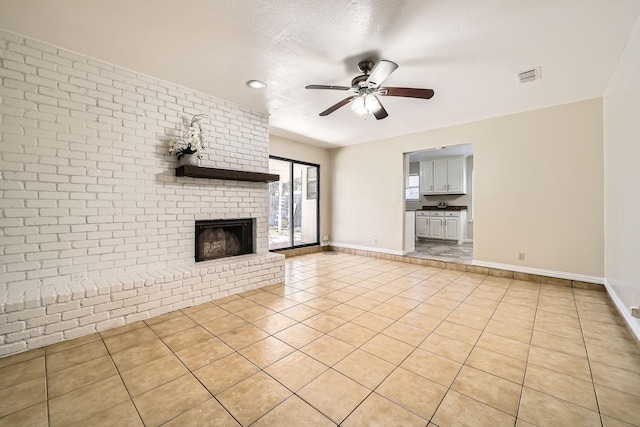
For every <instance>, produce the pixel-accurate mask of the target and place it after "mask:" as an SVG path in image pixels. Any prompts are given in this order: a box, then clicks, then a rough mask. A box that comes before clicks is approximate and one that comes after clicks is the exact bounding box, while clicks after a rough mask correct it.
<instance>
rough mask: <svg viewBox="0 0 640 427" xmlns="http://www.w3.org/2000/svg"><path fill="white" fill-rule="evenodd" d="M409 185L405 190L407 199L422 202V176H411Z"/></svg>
mask: <svg viewBox="0 0 640 427" xmlns="http://www.w3.org/2000/svg"><path fill="white" fill-rule="evenodd" d="M407 184H408V185H407V188H406V189H405V199H407V200H416V201H417V200H420V175H419V174H411V175H409V180H408V182H407Z"/></svg>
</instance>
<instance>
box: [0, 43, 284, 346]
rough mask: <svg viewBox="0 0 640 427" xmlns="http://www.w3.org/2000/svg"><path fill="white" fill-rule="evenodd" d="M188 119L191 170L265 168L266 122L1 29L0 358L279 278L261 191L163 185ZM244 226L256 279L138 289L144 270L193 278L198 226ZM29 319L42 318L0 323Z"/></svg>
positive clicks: (181, 181) (189, 182) (189, 181)
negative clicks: (194, 146) (230, 222)
mask: <svg viewBox="0 0 640 427" xmlns="http://www.w3.org/2000/svg"><path fill="white" fill-rule="evenodd" d="M194 114H207V115H208V117H206V118H204V119H203V120H202V125H203V128H204V131H205V142H206V151H205V157H204V158H203V160H202V165H203V166H211V167H217V168H225V169H236V170H245V171H256V172H267V171H268V149H269V137H268V117H267V115H266V114H263V113H260V112H255V111H251V110H249V109H246V108H242V107H239V106H237V105H234V104H232V103H230V102H226V101H223V100H220V99H216V98H213V97H211V96H208V95H205V94H202V93H198V92H195V91H193V90H190V89H187V88H183V87H180V86H177V85H174V84H171V83H168V82H164V81H160V80H157V79H154V78H152V77H148V76H145V75H141V74H138V73H135V72H132V71H129V70H125V69H122V68H119V67H117V66H114V65H110V64H107V63H103V62H100V61H96V60H94V59H91V58H87V57H84V56H82V55H77V54H75V53H72V52H68V51H65V50H63V49H58V48H56V47H54V46H50V45H47V44H44V43H40V42H37V41H34V40H31V39H28V38H23V37H21V36H17V35H15V34H12V33H9V32H5V31H2V30H0V173H1V174H2V175H1V179H0V355H1V354H8V353H12V352H15V351H20V350H23V349H26V348H29V347H31V346H36V345H46V344H49V343H52V342H57V341H59V340H61V339H64V338H70V337H75V336H80V335H82V334H83V333H90V332H91V331H95V330H99V328H107V327H112V326H118V325H120V324H124V323H126V322H128V321H130V320H131V319H141V318H145V316H147V317H148V316H150V315H153V314H154V313H155V314H161V313H164V312H166V311H167V309H171V308H172V307H178V306H181V307H185V306H188V305H189V304H190V303H191V302H190V301H195V300H196V299H198V298H199V299H198V301H204V300H210V297H215V296H216V295H218V294H220V292H219V291H216V289H219V287H224V288H225V289H226V288H227V287H229V286H230V285H231V286H232V287H233V286H235V285H237V286H240V288H242V289H244V288H247V286H253V283H254V282H256V281H257V282H256V283H261V284H260V286H264V285H266V284H268V283H277V282H278V281H281V280H282V279H283V276H282V275H283V268H281V266H279V264H278V263H279V258H278V256H276V258H273V256H272V255H269V254H268V247H267V244H268V243H267V239H268V238H267V215H268V197H267V184H264V183H246V182H236V181H221V180H205V179H194V178H183V177H181V178H177V177H175V167H176V166H177V158H176V157H175V156H171V155H169V154H168V147H167V141H168V140H169V139H170V138H171V137H172V136H177V135H182V133H183V132H184V130H185V125H186V124H187V123H188V121H189V120H190V118H191V116H192V115H194ZM246 217H251V218H255V219H256V226H257V230H256V237H257V242H256V252H257V254H258V255H260V256H262V258H264V259H267V260H269V261H268V262H267V264H266V265H264V270H260V271H258V272H257V273H254V274H255V277H253V278H252V279H251V280H249V279H248V278H246V277H244V274H240V275H238V276H233V275H234V273H233V272H232V273H231V276H232V277H225V278H224V279H221V276H219V274H220V273H222V272H223V270H222V269H221V270H220V271H214V272H207V273H206V274H207V275H209V274H211V275H212V276H211V278H210V279H211V280H209V278H207V280H206V282H207V283H210V284H209V285H203V282H205V280H204V278H202V277H201V276H195V278H194V280H191V279H189V280H188V282H187V284H186V285H185V284H184V283H182V280H183V279H182V278H181V277H180V278H175V279H174V278H172V279H170V280H169V282H171V281H173V280H175V281H180V286H185V290H183V291H180V292H176V293H172V292H171V289H169V293H168V295H167V296H164V290H163V289H162V288H161V289H160V290H159V291H154V292H153V293H145V289H146V288H147V287H149V286H150V285H149V280H148V277H149V276H148V275H149V274H151V275H152V276H153V277H156V280H158V282H157V283H165V282H164V280H166V279H167V278H168V277H169V276H172V277H174V276H175V274H178V275H179V276H182V275H185V276H186V277H187V279H188V278H189V277H192V274H191V272H192V271H196V272H197V271H200V270H201V268H200V267H198V266H196V265H195V263H194V255H195V254H194V242H193V240H194V222H195V221H196V220H205V219H223V218H246ZM271 267H275V268H276V270H277V271H278V272H277V273H275V274H274V273H272V272H270V268H271ZM167 271H171V272H172V273H171V274H169V275H167ZM204 271H207V269H204ZM152 272H155V273H152ZM135 273H139V274H141V275H142V276H140V277H143V278H140V279H138V281H137V282H136V281H135V280H132V279H131V277H134V276H133V275H134V274H135ZM278 275H280V276H279V277H278ZM258 277H260V278H261V279H258ZM106 278H110V281H108V280H106ZM83 279H85V280H83ZM236 279H238V280H237V283H236ZM218 281H219V282H221V283H218ZM116 282H117V283H116ZM192 282H193V283H192ZM214 282H215V283H216V284H215V285H212V284H211V283H214ZM248 283H252V285H245V284H248ZM125 286H129V287H128V288H127V287H125ZM129 291H130V292H129ZM127 292H129V293H127ZM134 294H135V295H134ZM132 295H133V296H132ZM185 295H188V299H187V300H185V299H184V298H183V297H184V296H185ZM100 296H103V297H108V299H107V300H95V302H91V303H88V304H85V302H86V301H87V300H86V299H85V298H100ZM203 296H205V298H204V299H203ZM154 297H155V299H154ZM81 301H82V302H81ZM117 301H122V302H123V304H122V305H121V306H118V307H116V305H109V304H113V303H115V302H117ZM155 301H158V302H159V304H156V303H155ZM75 303H77V304H75ZM65 304H69V305H65ZM185 304H187V305H185ZM63 307H64V308H63ZM140 307H143V311H140ZM31 310H45V313H44V314H42V315H41V316H36V317H34V318H25V319H18V320H15V321H13V320H12V321H10V320H9V318H8V317H6V318H5V319H4V320H3V319H2V316H9V315H10V314H14V313H15V312H20V311H23V312H24V313H27V312H31ZM56 310H59V311H56ZM3 321H4V323H3Z"/></svg>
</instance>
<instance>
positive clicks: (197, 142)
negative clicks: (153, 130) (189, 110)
mask: <svg viewBox="0 0 640 427" xmlns="http://www.w3.org/2000/svg"><path fill="white" fill-rule="evenodd" d="M206 116H207V115H206V114H196V115H195V116H193V117H192V118H191V123H190V124H189V129H187V131H186V132H185V133H184V135H182V136H179V137H176V138H173V139H171V140H170V141H169V154H175V155H176V156H177V157H178V160H179V161H180V165H181V166H182V165H185V164H188V165H195V166H197V165H198V160H199V159H201V158H202V153H203V152H204V132H203V131H202V125H201V124H200V119H201V118H202V117H206Z"/></svg>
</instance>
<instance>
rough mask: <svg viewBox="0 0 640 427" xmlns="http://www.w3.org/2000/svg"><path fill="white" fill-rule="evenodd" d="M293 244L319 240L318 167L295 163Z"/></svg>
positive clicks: (306, 243)
mask: <svg viewBox="0 0 640 427" xmlns="http://www.w3.org/2000/svg"><path fill="white" fill-rule="evenodd" d="M293 176H294V178H293V244H294V246H298V245H308V244H313V243H317V242H318V167H317V166H307V165H302V164H297V163H294V164H293Z"/></svg>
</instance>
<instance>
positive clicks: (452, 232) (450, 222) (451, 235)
mask: <svg viewBox="0 0 640 427" xmlns="http://www.w3.org/2000/svg"><path fill="white" fill-rule="evenodd" d="M444 221H445V227H444V228H445V236H444V238H445V239H447V240H458V234H459V233H458V225H459V224H460V221H459V220H458V218H445V220H444Z"/></svg>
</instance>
